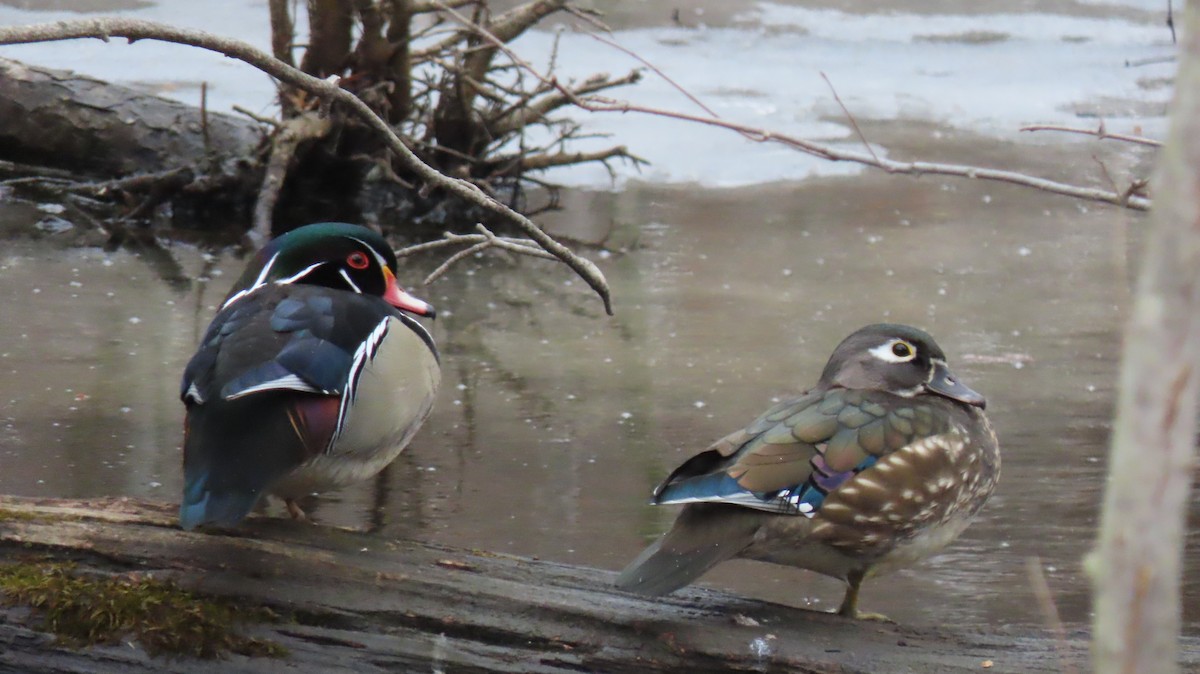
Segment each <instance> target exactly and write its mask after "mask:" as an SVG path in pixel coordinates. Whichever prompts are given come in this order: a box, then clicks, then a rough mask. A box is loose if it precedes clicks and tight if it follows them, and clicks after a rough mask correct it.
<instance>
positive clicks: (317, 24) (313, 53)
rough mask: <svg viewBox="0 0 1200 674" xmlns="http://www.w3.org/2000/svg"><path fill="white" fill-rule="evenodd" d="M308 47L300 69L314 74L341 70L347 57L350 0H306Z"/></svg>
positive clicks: (351, 13)
mask: <svg viewBox="0 0 1200 674" xmlns="http://www.w3.org/2000/svg"><path fill="white" fill-rule="evenodd" d="M308 24H309V26H308V48H307V49H306V50H305V51H304V59H303V60H302V61H301V65H300V69H301V70H303V71H304V72H306V73H308V74H310V75H313V76H314V77H320V78H325V77H328V76H330V75H334V74H338V73H341V71H342V69H343V68H345V67H346V65H347V61H348V59H349V57H350V44H351V30H352V29H353V28H354V9H353V6H352V4H351V0H308Z"/></svg>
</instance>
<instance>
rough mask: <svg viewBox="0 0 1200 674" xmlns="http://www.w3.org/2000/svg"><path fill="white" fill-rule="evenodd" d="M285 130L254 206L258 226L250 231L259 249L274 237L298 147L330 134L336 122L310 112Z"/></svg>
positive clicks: (286, 124) (277, 139) (291, 121)
mask: <svg viewBox="0 0 1200 674" xmlns="http://www.w3.org/2000/svg"><path fill="white" fill-rule="evenodd" d="M281 129H282V130H281V131H280V133H279V135H277V136H275V142H274V143H272V144H271V156H270V157H269V158H268V159H267V170H266V174H265V175H264V176H263V181H262V185H261V186H260V187H259V191H258V199H257V201H256V202H255V204H254V225H253V226H252V227H251V229H250V240H251V241H252V242H253V243H254V245H255V246H261V245H263V244H264V243H266V241H267V239H270V238H271V224H272V222H273V221H274V215H275V202H277V201H278V200H279V190H281V189H282V188H283V179H284V178H285V177H286V176H287V170H288V165H289V164H291V162H292V157H294V156H295V154H296V148H298V147H300V144H301V143H303V142H304V141H306V140H316V139H318V138H324V137H325V136H327V135H329V132H330V131H331V130H332V129H333V123H332V122H331V121H330V120H329V118H328V117H323V116H321V115H319V114H317V113H315V112H312V111H309V112H305V113H302V114H301V115H299V116H298V117H293V118H291V119H289V120H287V121H286V122H284V123H283V125H282V126H281Z"/></svg>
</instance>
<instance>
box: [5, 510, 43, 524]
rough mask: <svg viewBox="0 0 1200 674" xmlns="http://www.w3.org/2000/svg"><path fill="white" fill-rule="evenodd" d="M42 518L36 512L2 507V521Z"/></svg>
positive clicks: (27, 520)
mask: <svg viewBox="0 0 1200 674" xmlns="http://www.w3.org/2000/svg"><path fill="white" fill-rule="evenodd" d="M37 519H41V518H40V517H38V515H36V514H35V513H29V512H22V511H19V510H7V509H5V508H0V522H13V521H15V522H29V521H31V520H37Z"/></svg>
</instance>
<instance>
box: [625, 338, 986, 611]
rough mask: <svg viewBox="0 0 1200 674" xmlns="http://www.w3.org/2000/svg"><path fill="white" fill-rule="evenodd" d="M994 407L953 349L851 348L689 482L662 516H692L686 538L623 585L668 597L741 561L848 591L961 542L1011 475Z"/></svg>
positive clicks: (713, 451)
mask: <svg viewBox="0 0 1200 674" xmlns="http://www.w3.org/2000/svg"><path fill="white" fill-rule="evenodd" d="M984 405H985V401H984V399H983V396H981V395H979V394H978V393H976V392H975V391H973V390H971V389H970V388H968V387H967V386H966V385H965V384H963V383H962V382H961V381H960V380H959V379H958V378H957V377H955V376H954V374H953V373H951V371H950V368H949V367H948V366H947V365H946V356H945V354H943V353H942V350H941V348H939V347H938V345H937V344H936V343H935V342H934V341H933V338H932V337H930V336H929V335H928V334H926V333H925V332H923V331H921V330H918V329H916V328H912V327H909V326H905V325H891V324H878V325H869V326H867V327H865V328H862V329H861V330H859V331H858V332H855V333H854V334H852V335H850V336H849V337H847V338H846V339H845V340H844V341H843V342H842V343H841V344H839V345H838V347H837V349H835V350H834V352H833V355H832V356H831V357H830V358H829V362H828V363H827V364H826V365H825V370H824V372H822V373H821V380H820V381H819V382H818V383H817V385H816V387H814V388H813V389H811V390H809V391H808V392H806V393H804V394H803V395H801V396H800V397H798V398H795V399H792V400H787V401H785V402H782V403H780V404H778V405H776V406H775V407H773V408H772V409H770V410H768V411H767V412H766V413H765V414H763V415H762V416H761V417H759V418H758V419H756V420H755V421H754V423H752V424H750V425H749V426H747V427H746V428H744V429H742V430H740V431H737V432H735V433H733V434H731V435H729V436H727V437H725V438H723V439H721V440H719V441H717V442H716V443H715V444H714V445H712V447H710V448H709V449H708V450H707V451H704V452H701V453H700V454H697V455H696V456H693V457H692V458H691V459H689V460H688V461H686V462H684V463H683V465H681V466H679V467H678V468H676V469H675V471H674V472H673V473H671V475H670V476H669V477H667V479H666V481H664V482H663V483H662V484H660V485H659V486H658V487H657V488H656V489H655V490H654V498H653V502H654V503H655V504H674V503H685V504H688V505H685V506H684V508H683V511H682V512H681V513H680V515H679V518H678V519H677V520H676V521H675V524H674V526H673V527H672V528H671V530H670V531H668V532H667V533H666V535H664V536H663V537H662V538H660V539H659V540H658V541H657V542H655V543H654V544H653V545H651V546H650V547H649V548H647V549H646V550H645V551H644V552H642V554H641V555H639V556H638V558H637V559H635V560H634V561H633V562H632V563H631V564H630V565H629V566H628V567H627V568H626V569H625V570H624V571H623V572H622V573H621V575H620V577H619V578H618V579H617V585H618V587H620V588H622V589H625V590H629V591H632V592H637V593H640V594H648V595H658V594H666V593H668V592H671V591H673V590H676V589H678V588H680V587H683V586H684V585H687V584H688V583H691V582H692V581H694V580H695V579H697V578H698V577H700V575H701V574H703V573H704V572H705V571H707V570H708V569H710V568H712V567H713V566H715V565H716V564H718V563H720V562H722V561H725V560H727V559H730V558H733V557H744V558H749V559H757V560H762V561H767V562H774V563H776V564H786V565H789V566H797V567H800V568H803V569H809V570H812V571H816V572H818V573H822V574H825V575H827V576H832V577H834V578H840V579H842V580H844V581H846V583H847V584H848V588H847V590H846V595H845V598H844V599H843V601H842V605H841V608H840V609H839V610H838V613H840V614H841V615H844V616H849V617H871V616H868V615H860V614H859V612H858V591H859V587H860V586H861V584H862V582H863V579H865V578H867V577H869V576H873V575H876V574H880V573H885V572H888V571H892V570H894V569H897V568H900V567H904V566H908V565H911V564H914V563H916V562H917V561H919V560H921V559H924V558H925V557H928V556H929V555H932V554H934V553H935V552H937V551H938V550H940V549H942V548H943V547H945V546H946V545H947V544H949V543H950V542H951V541H953V540H954V539H955V538H956V537H957V536H958V535H959V534H960V533H962V531H963V529H965V528H966V527H967V524H969V523H970V521H971V519H972V518H973V516H974V515H975V513H976V512H978V511H979V509H980V507H982V506H983V504H984V502H985V501H986V500H987V499H988V497H989V496H991V493H992V490H993V489H994V488H995V486H996V479H997V478H998V477H999V474H1000V452H999V448H998V446H997V444H996V436H995V433H993V432H992V428H991V425H990V424H989V423H988V420H987V417H986V416H984V413H983V409H984Z"/></svg>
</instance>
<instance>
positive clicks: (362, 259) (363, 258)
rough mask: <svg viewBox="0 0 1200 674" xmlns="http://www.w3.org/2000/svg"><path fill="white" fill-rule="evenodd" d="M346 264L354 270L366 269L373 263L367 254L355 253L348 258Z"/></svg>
mask: <svg viewBox="0 0 1200 674" xmlns="http://www.w3.org/2000/svg"><path fill="white" fill-rule="evenodd" d="M346 264H348V265H350V267H351V268H352V269H366V268H367V265H369V264H371V261H370V260H368V259H367V254H366V253H363V252H354V253H350V255H348V256H347V257H346Z"/></svg>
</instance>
